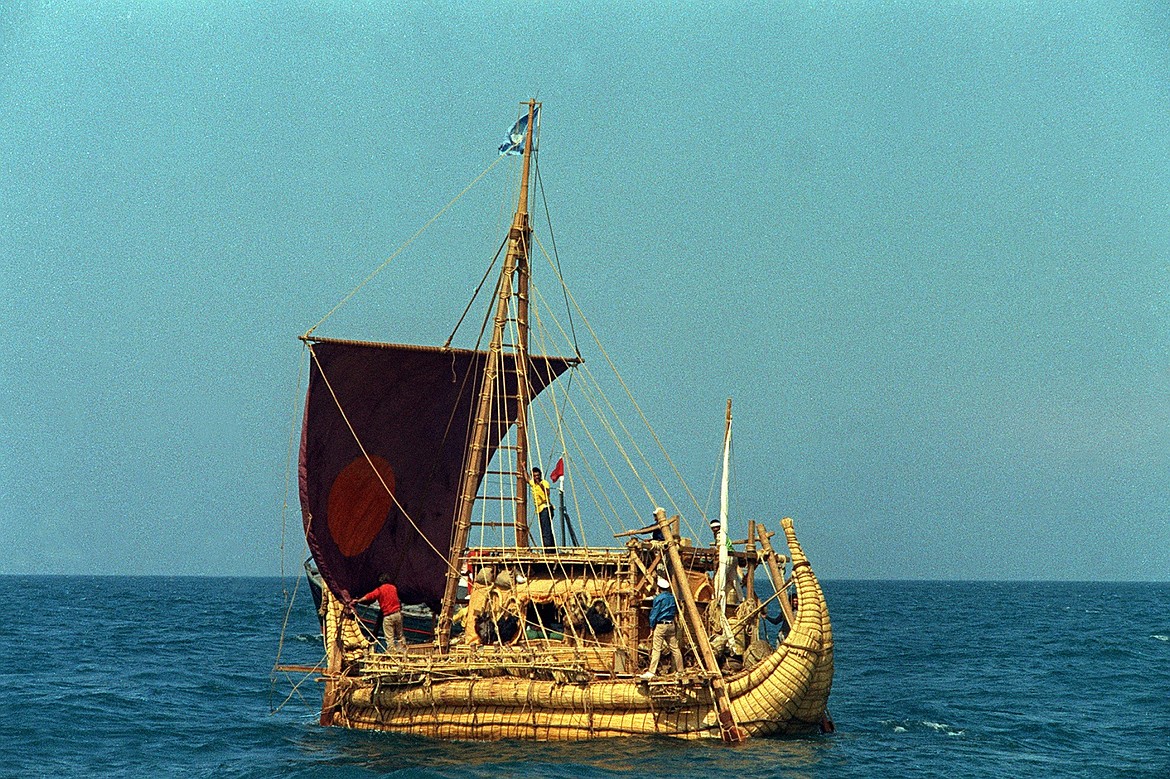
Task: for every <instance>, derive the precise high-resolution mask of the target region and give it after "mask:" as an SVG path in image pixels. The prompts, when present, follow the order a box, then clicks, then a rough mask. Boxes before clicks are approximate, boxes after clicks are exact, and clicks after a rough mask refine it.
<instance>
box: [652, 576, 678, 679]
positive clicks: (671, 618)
mask: <svg viewBox="0 0 1170 779" xmlns="http://www.w3.org/2000/svg"><path fill="white" fill-rule="evenodd" d="M677 621H678V604H677V603H676V602H675V600H674V595H673V594H672V593H671V592H670V582H669V581H667V580H666V579H663V578H659V579H658V595H656V596H655V597H654V602H653V603H651V604H650V632H651V636H652V639H651V640H652V644H651V650H650V670H648V671H647V672H646V673H644V674H642V678H643V679H653V678H654V675H655V674H656V673H658V661H659V660H661V659H662V647H663V646H664V645H665V646H667V647H669V648H670V657H671V659H672V660H673V661H674V672H675V673H676V674H678V673H682V670H683V659H682V652H681V651H679V648H678V631H677V626H676V622H677Z"/></svg>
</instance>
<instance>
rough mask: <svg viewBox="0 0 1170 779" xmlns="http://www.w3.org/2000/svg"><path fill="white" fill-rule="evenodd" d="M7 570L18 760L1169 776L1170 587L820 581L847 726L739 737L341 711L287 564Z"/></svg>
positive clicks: (7, 656)
mask: <svg viewBox="0 0 1170 779" xmlns="http://www.w3.org/2000/svg"><path fill="white" fill-rule="evenodd" d="M0 582H3V584H4V585H5V592H6V598H5V602H6V603H7V604H8V606H7V613H8V617H7V619H6V620H5V624H4V628H3V633H2V635H3V640H2V641H0V775H3V776H6V777H7V776H13V777H18V776H19V777H23V776H46V777H71V776H133V777H140V776H141V777H145V776H208V777H271V776H294V777H295V776H303V777H318V776H319V777H375V776H406V777H411V779H421V778H422V777H459V779H471V778H472V777H492V778H493V779H495V778H496V777H510V776H523V777H546V776H550V777H572V779H584V778H586V777H642V776H645V777H673V776H679V777H681V776H711V777H716V776H718V777H736V778H737V779H746V778H747V777H770V776H777V777H866V779H883V778H884V777H891V778H892V777H912V776H926V777H936V776H937V777H941V776H946V777H1094V778H1095V777H1102V778H1103V777H1168V776H1170V584H1089V583H976V582H888V581H880V582H863V581H829V582H825V583H824V586H825V591H826V595H827V596H828V598H829V605H830V609H831V613H832V619H833V629H834V636H835V639H836V646H837V654H836V658H837V674H836V678H835V680H834V684H833V695H832V698H831V700H830V707H831V710H832V714H833V717H834V718H835V720H836V722H837V727H838V732H837V733H836V734H835V735H832V736H818V737H811V738H800V739H787V740H782V739H775V740H772V739H769V740H764V739H760V740H754V741H750V742H748V743H747V744H746V745H743V746H739V747H727V746H724V745H722V744H720V743H717V742H714V743H713V742H703V743H694V742H681V741H675V740H671V739H666V738H662V739H632V740H622V741H596V742H587V743H575V744H532V743H516V742H504V743H495V744H468V743H454V744H452V743H438V742H431V741H427V740H420V739H416V738H407V737H401V736H394V735H386V734H369V733H355V732H349V731H343V730H337V729H325V728H321V727H319V726H318V725H317V709H318V706H319V705H320V688H319V687H318V685H317V684H316V683H315V682H313V681H312V680H311V679H310V680H308V681H305V682H304V683H303V684H301V685H300V687H298V688H295V689H294V687H293V684H294V683H295V682H297V681H299V678H296V677H294V678H293V679H291V681H290V680H289V679H287V678H283V677H281V678H278V679H277V680H276V682H275V683H274V682H273V681H272V673H271V669H272V666H273V661H274V659H275V658H276V656H277V652H278V649H279V651H280V652H281V659H282V660H283V661H284V662H287V663H309V664H312V663H315V662H316V661H317V660H318V659H319V658H320V656H321V649H320V643H319V639H318V636H317V633H318V631H317V629H316V624H315V622H316V620H315V616H314V614H313V611H312V606H311V601H309V599H308V597H307V593H306V592H305V590H304V588H303V587H302V588H301V589H300V592H299V595H298V599H299V603H298V604H297V606H296V608H294V609H293V610H292V612H291V615H290V619H289V623H288V630H287V632H286V636H285V639H284V643H283V646H281V644H280V635H281V626H282V624H283V622H284V618H285V608H284V606H285V599H286V593H291V591H292V588H293V582H292V581H289V582H287V583H282V582H281V581H280V580H279V579H199V578H117V577H107V578H83V577H23V576H22V577H17V576H8V577H0Z"/></svg>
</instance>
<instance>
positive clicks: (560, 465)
mask: <svg viewBox="0 0 1170 779" xmlns="http://www.w3.org/2000/svg"><path fill="white" fill-rule="evenodd" d="M564 475H565V458H564V457H562V458H561V459H559V460H557V464H556V465H555V466H553V469H552V473H550V474H549V475H548V478H549V481H556V480H557V479H559V478H561V477H562V476H564Z"/></svg>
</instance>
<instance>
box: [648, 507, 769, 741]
mask: <svg viewBox="0 0 1170 779" xmlns="http://www.w3.org/2000/svg"><path fill="white" fill-rule="evenodd" d="M654 519H655V520H656V521H657V522H658V527H659V528H660V529H661V530H662V536H663V538H664V539H665V541H666V543H665V550H666V559H667V561H668V562H669V563H670V568H671V573H672V574H673V576H674V582H675V588H674V589H675V597H678V596H680V595H681V596H682V606H683V609H682V610H683V616H684V617H685V618H686V620H687V623H688V624H689V626H690V629H691V635H692V636H693V637H694V640H695V649H696V650H697V653H696V654H697V656H698V657H699V662H700V663H701V664H702V665H703V666H704V668H703V671H704V672H705V673H706V675H707V679H708V682H709V684H710V685H711V697H712V698H713V699H714V700H715V709H716V710H717V711H718V713H719V733H720V736H721V737H722V738H723V740H724V741H726V742H727V743H729V744H738V743H740V742H741V741H745V740H746V739H747V731H746V730H744V729H743V728H741V727H740V726H739V723H737V722H736V721H735V712H733V711H732V709H731V699H730V698H729V697H728V695H727V686H726V685H725V684H724V682H723V674H722V672H721V671H720V670H719V661H718V660H716V659H715V653H714V652H713V651H712V650H711V641H710V639H709V638H708V637H707V626H706V625H704V624H703V617H702V615H701V614H699V607H698V606H697V605H696V604H695V597H694V595H692V594H691V588H690V585H689V584H688V580H687V569H686V567H684V566H683V561H682V557H680V556H679V553H678V539H677V538H675V535H674V530H673V528H672V525H673V524H674V520H673V519H672V520H667V518H666V509H663V508H656V509H654Z"/></svg>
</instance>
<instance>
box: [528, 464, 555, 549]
mask: <svg viewBox="0 0 1170 779" xmlns="http://www.w3.org/2000/svg"><path fill="white" fill-rule="evenodd" d="M528 486H529V487H531V488H532V503H533V505H535V506H536V516H537V518H538V519H539V520H540V540H541V543H542V544H543V545H544V548H545V549H548V550H552V549H555V548H556V545H557V543H556V539H554V538H553V530H552V502H551V501H550V500H549V497H548V496H549V491H550V490H551V489H552V485H551V484H549V483H548V482H547V481H545V478H544V475H543V474H542V473H541V472H540V469H539V468H533V469H532V478H531V479H529V480H528Z"/></svg>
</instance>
